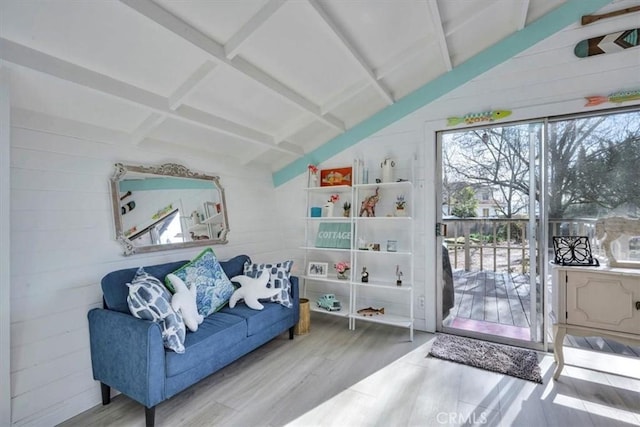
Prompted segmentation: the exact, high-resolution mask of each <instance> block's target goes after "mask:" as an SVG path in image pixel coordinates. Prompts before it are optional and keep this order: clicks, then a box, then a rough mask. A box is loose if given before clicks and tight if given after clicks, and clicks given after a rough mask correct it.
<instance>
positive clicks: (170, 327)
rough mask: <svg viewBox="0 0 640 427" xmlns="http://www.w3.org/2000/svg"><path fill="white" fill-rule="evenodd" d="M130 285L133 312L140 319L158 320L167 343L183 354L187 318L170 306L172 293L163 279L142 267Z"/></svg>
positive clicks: (129, 297)
mask: <svg viewBox="0 0 640 427" xmlns="http://www.w3.org/2000/svg"><path fill="white" fill-rule="evenodd" d="M127 286H128V287H129V295H128V296H127V304H128V305H129V311H130V312H131V314H132V315H133V316H134V317H137V318H138V319H145V320H151V321H152V322H156V323H158V324H159V325H160V329H162V341H163V343H164V346H165V347H166V348H168V349H170V350H173V351H175V352H176V353H184V337H185V334H186V328H185V324H184V320H183V319H182V316H181V315H180V313H178V312H176V311H174V310H173V308H171V294H170V293H169V291H168V290H167V288H165V287H164V285H163V284H162V282H161V281H160V280H158V279H157V278H156V277H154V276H152V275H150V274H149V273H147V272H146V271H144V268H142V267H140V268H139V269H138V271H137V272H136V275H135V276H134V277H133V280H132V281H131V283H127Z"/></svg>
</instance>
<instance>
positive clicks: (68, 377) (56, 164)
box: [10, 111, 284, 426]
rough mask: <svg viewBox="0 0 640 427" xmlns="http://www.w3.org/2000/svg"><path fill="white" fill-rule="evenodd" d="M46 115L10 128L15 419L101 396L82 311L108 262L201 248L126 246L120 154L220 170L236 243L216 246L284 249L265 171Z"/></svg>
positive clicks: (267, 253)
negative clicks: (120, 214)
mask: <svg viewBox="0 0 640 427" xmlns="http://www.w3.org/2000/svg"><path fill="white" fill-rule="evenodd" d="M43 119H44V118H43V117H42V116H39V115H37V114H31V113H28V112H25V111H18V112H17V114H16V117H15V118H14V121H13V122H12V128H11V133H12V136H11V168H10V170H11V218H12V220H11V245H10V248H11V253H10V254H11V398H12V399H11V408H12V420H13V424H14V425H34V426H35V425H38V426H41V425H54V424H56V423H58V422H61V421H63V420H65V419H68V418H70V417H72V416H73V415H76V414H77V413H79V412H81V411H83V410H86V409H88V408H90V407H92V406H95V405H96V404H99V403H100V391H99V385H98V383H97V382H95V381H94V380H93V379H92V374H91V359H90V354H89V334H88V324H87V319H86V314H87V311H88V310H89V309H90V308H92V307H99V306H101V298H102V292H101V289H100V284H99V282H100V279H101V277H102V276H103V275H104V274H106V273H108V272H109V271H112V270H116V269H120V268H126V267H133V266H139V265H150V264H156V263H162V262H166V261H173V260H180V259H189V258H192V257H193V256H195V255H196V254H197V253H198V252H199V251H200V250H201V249H189V250H180V251H170V252H160V253H154V254H146V255H134V256H130V257H124V256H122V255H121V253H122V250H121V247H120V246H119V244H117V243H116V242H115V241H114V238H113V236H114V225H113V220H112V218H111V202H110V196H109V185H108V182H109V177H110V176H111V174H112V172H113V164H114V163H115V162H124V163H129V164H159V163H165V162H177V163H181V164H184V165H185V166H187V167H189V168H190V169H192V170H195V171H201V172H207V173H215V174H219V175H220V176H221V182H222V185H223V186H224V187H225V190H226V195H227V204H228V213H229V222H230V228H231V232H230V234H229V240H230V243H229V244H227V245H218V246H214V247H213V248H214V251H215V252H216V253H217V254H218V256H219V257H220V258H221V259H226V258H229V257H232V256H234V255H236V254H240V253H247V254H250V255H251V256H252V258H253V259H254V260H256V261H280V260H282V259H283V258H282V257H283V253H284V251H283V241H282V239H280V237H279V236H280V234H281V233H280V231H279V227H280V224H281V222H280V221H279V219H278V216H277V215H275V214H274V213H275V212H277V210H278V209H277V205H276V201H275V199H274V198H273V197H272V194H273V191H272V189H273V186H272V184H271V175H270V173H269V172H268V171H266V170H254V169H252V168H248V167H246V168H241V167H234V166H231V165H230V163H229V162H228V161H225V159H218V160H217V159H215V158H213V157H212V156H208V157H204V156H198V157H195V156H193V155H192V156H188V155H182V154H181V153H178V152H176V153H175V156H172V157H167V156H166V155H160V154H158V153H156V152H154V148H153V143H143V144H142V145H141V146H135V145H133V144H129V143H123V142H120V141H119V139H118V138H117V135H116V134H114V138H113V139H112V140H111V141H110V137H109V132H106V133H105V132H103V130H100V129H93V128H91V127H90V126H87V125H82V124H78V123H73V122H70V121H61V120H54V119H51V118H47V120H43ZM61 133H64V134H67V135H61ZM91 134H94V135H95V138H96V139H93V137H91ZM69 135H72V136H69ZM79 135H80V136H79ZM165 152H166V151H165Z"/></svg>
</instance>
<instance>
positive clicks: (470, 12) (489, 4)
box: [444, 0, 503, 36]
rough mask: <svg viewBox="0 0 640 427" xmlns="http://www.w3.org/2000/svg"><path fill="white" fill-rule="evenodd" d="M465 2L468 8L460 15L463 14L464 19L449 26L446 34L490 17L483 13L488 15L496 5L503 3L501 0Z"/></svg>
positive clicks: (448, 34) (499, 5)
mask: <svg viewBox="0 0 640 427" xmlns="http://www.w3.org/2000/svg"><path fill="white" fill-rule="evenodd" d="M464 4H465V5H466V6H467V10H466V11H464V12H465V13H461V14H460V15H459V16H463V17H464V19H461V20H460V21H459V22H458V23H457V24H456V25H451V26H449V27H448V28H447V29H446V30H445V33H444V34H445V36H450V35H451V34H453V33H455V32H456V31H458V30H459V29H460V28H462V27H466V26H468V25H471V22H472V21H476V20H479V19H490V18H489V17H488V16H483V15H486V14H487V12H489V11H491V9H492V8H494V7H501V6H502V4H503V3H502V2H501V1H500V0H485V1H482V2H466V3H464Z"/></svg>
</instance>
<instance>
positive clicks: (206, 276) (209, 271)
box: [165, 248, 235, 316]
mask: <svg viewBox="0 0 640 427" xmlns="http://www.w3.org/2000/svg"><path fill="white" fill-rule="evenodd" d="M173 274H175V275H176V276H178V277H179V278H181V279H182V281H183V282H185V283H186V284H187V286H188V287H189V288H191V287H192V286H196V289H197V290H198V293H197V295H196V305H197V306H198V313H199V314H201V315H203V316H208V315H210V314H211V313H215V312H216V311H218V310H220V309H221V308H222V307H224V305H225V304H226V303H227V302H228V301H229V298H231V294H233V291H235V288H234V287H233V285H232V284H231V280H229V278H228V277H227V275H226V274H225V272H224V270H222V266H221V265H220V263H219V262H218V260H217V259H216V256H215V254H214V253H213V249H211V248H207V249H205V250H204V251H202V252H200V254H199V255H198V256H197V257H195V258H194V259H193V260H192V261H191V262H189V263H188V264H185V265H183V266H182V267H180V268H179V269H177V270H176V271H174V272H173ZM165 284H166V285H167V288H169V290H170V291H171V292H172V293H175V290H174V289H173V286H172V285H171V282H170V281H169V280H167V279H165Z"/></svg>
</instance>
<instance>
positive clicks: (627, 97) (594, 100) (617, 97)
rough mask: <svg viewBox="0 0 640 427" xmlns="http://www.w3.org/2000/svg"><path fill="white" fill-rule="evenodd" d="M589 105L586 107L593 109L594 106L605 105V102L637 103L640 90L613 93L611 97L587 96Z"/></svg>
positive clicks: (639, 97)
mask: <svg viewBox="0 0 640 427" xmlns="http://www.w3.org/2000/svg"><path fill="white" fill-rule="evenodd" d="M585 99H586V100H587V103H586V104H585V105H584V106H585V107H593V106H594V105H600V104H604V103H605V102H615V103H616V104H620V103H622V102H627V101H635V100H638V99H640V89H637V90H621V91H620V92H616V93H612V94H611V95H609V96H587V97H586V98H585Z"/></svg>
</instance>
